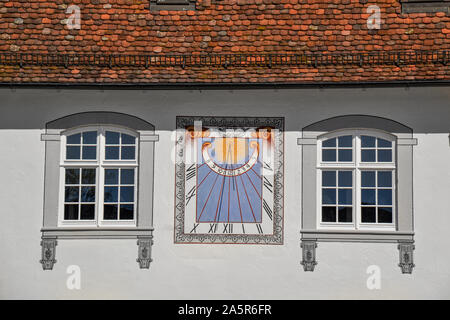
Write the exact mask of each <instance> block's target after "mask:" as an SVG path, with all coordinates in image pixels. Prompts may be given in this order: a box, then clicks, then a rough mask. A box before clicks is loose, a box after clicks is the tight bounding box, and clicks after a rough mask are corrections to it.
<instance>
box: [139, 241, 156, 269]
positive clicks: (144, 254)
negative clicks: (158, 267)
mask: <svg viewBox="0 0 450 320" xmlns="http://www.w3.org/2000/svg"><path fill="white" fill-rule="evenodd" d="M152 239H153V236H150V237H138V241H137V244H138V258H137V259H136V261H137V262H138V263H139V267H140V268H141V269H149V268H150V262H152V261H153V260H152V258H151V253H152V245H153V240H152Z"/></svg>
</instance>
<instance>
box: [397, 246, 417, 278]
mask: <svg viewBox="0 0 450 320" xmlns="http://www.w3.org/2000/svg"><path fill="white" fill-rule="evenodd" d="M414 249H415V246H414V242H400V243H399V244H398V251H399V255H400V263H399V264H398V266H399V267H400V268H401V269H402V273H407V274H411V273H412V270H413V268H414V267H415V264H414V256H413V251H414Z"/></svg>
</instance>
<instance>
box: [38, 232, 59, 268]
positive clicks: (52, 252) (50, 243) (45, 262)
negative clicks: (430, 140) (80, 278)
mask: <svg viewBox="0 0 450 320" xmlns="http://www.w3.org/2000/svg"><path fill="white" fill-rule="evenodd" d="M57 244H58V243H57V241H56V238H42V241H41V247H42V259H41V260H40V261H39V262H40V263H41V264H42V268H43V269H44V270H52V269H53V265H54V264H55V263H56V259H55V256H56V245H57Z"/></svg>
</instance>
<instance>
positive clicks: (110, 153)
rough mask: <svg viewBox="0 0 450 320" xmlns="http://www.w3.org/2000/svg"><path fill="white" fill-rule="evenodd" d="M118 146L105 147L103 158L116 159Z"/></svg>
mask: <svg viewBox="0 0 450 320" xmlns="http://www.w3.org/2000/svg"><path fill="white" fill-rule="evenodd" d="M119 148H120V147H106V148H105V149H106V153H105V159H107V160H118V159H119Z"/></svg>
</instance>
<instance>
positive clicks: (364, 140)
mask: <svg viewBox="0 0 450 320" xmlns="http://www.w3.org/2000/svg"><path fill="white" fill-rule="evenodd" d="M361 147H363V148H374V147H375V137H370V136H361Z"/></svg>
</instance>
